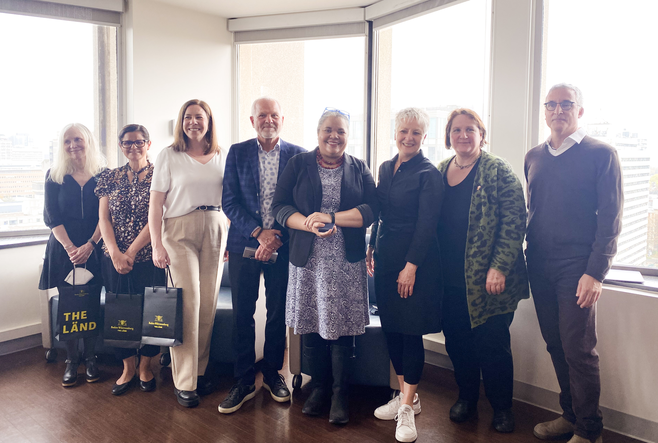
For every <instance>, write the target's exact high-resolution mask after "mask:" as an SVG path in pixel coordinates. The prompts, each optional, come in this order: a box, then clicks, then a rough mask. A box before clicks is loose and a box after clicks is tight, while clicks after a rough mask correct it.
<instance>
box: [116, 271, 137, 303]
mask: <svg viewBox="0 0 658 443" xmlns="http://www.w3.org/2000/svg"><path fill="white" fill-rule="evenodd" d="M131 273H132V271H130V272H129V273H127V274H119V273H118V272H117V274H118V276H117V284H116V293H117V294H120V293H121V281H122V280H125V279H128V295H130V296H131V297H132V296H133V293H134V292H135V287H134V285H133V279H132V275H131Z"/></svg>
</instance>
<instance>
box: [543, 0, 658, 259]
mask: <svg viewBox="0 0 658 443" xmlns="http://www.w3.org/2000/svg"><path fill="white" fill-rule="evenodd" d="M657 13H658V5H657V4H655V3H654V2H642V1H630V2H625V3H624V4H623V7H621V6H620V4H619V2H617V1H611V0H606V1H601V0H579V1H573V0H547V1H546V3H545V10H544V20H545V23H544V28H545V36H546V38H545V41H544V54H543V57H544V63H543V65H544V71H543V82H542V83H543V85H542V94H541V96H542V98H543V97H545V96H546V92H547V91H548V88H550V87H551V86H552V85H554V84H557V83H562V82H566V83H572V84H574V85H576V86H578V87H579V88H580V89H581V90H582V92H583V95H584V104H583V107H584V109H585V113H584V114H583V117H582V118H581V121H580V126H581V127H584V128H585V129H586V130H587V133H588V134H589V135H590V136H592V137H595V138H597V139H600V140H603V141H605V142H606V143H609V144H610V145H612V146H614V147H615V148H616V149H617V153H618V154H619V158H620V160H621V166H622V172H623V181H624V185H623V186H624V197H625V202H624V213H623V219H622V232H621V236H620V237H619V243H618V247H617V255H616V257H615V259H614V264H615V265H630V266H634V267H652V268H656V267H658V155H656V150H657V148H658V136H657V135H656V131H655V129H654V128H655V113H654V112H653V108H654V106H655V104H656V103H657V102H658V84H657V83H656V81H655V75H654V73H655V68H654V60H653V57H651V56H649V54H650V53H651V51H652V49H651V48H653V46H652V44H651V42H655V40H656V37H655V32H654V31H653V26H654V25H653V17H655V15H656V14H657ZM611 26H612V28H611ZM540 115H541V120H542V121H541V122H540V126H539V127H540V128H541V129H542V130H543V133H541V132H540V140H538V142H540V141H543V140H546V139H547V138H548V136H549V134H550V132H549V130H548V127H547V126H546V124H545V122H544V121H543V116H544V113H543V111H542V112H541V113H540Z"/></svg>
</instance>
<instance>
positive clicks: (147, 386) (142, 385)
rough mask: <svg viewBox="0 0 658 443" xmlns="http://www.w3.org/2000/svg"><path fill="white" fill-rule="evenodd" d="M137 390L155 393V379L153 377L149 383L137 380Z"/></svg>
mask: <svg viewBox="0 0 658 443" xmlns="http://www.w3.org/2000/svg"><path fill="white" fill-rule="evenodd" d="M139 389H141V390H142V392H151V391H155V377H153V378H152V379H150V380H149V381H142V380H139Z"/></svg>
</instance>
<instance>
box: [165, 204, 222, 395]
mask: <svg viewBox="0 0 658 443" xmlns="http://www.w3.org/2000/svg"><path fill="white" fill-rule="evenodd" d="M163 225H164V226H163V233H162V243H163V245H164V247H165V249H166V250H167V253H168V254H169V258H170V260H171V266H170V268H171V275H172V277H173V280H174V286H175V287H177V288H183V344H182V345H180V346H176V347H173V348H171V367H172V373H173V379H174V386H176V388H177V389H179V390H181V391H194V390H196V383H197V376H198V375H203V374H204V372H205V370H206V366H207V365H208V358H209V357H210V338H211V337H212V327H213V322H214V321H215V310H216V306H217V294H218V292H219V286H220V283H221V280H222V271H223V270H224V263H223V256H224V249H225V247H226V216H225V215H224V213H223V212H220V211H200V210H196V211H193V212H191V213H189V214H186V215H183V216H180V217H174V218H168V219H165V220H164V224H163Z"/></svg>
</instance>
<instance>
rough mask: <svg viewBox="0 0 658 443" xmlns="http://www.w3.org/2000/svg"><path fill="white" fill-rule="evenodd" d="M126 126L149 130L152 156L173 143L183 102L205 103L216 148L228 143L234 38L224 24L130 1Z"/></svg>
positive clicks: (144, 0) (147, 1)
mask: <svg viewBox="0 0 658 443" xmlns="http://www.w3.org/2000/svg"><path fill="white" fill-rule="evenodd" d="M126 25H127V26H126V28H127V29H126V33H127V34H128V35H127V40H128V41H127V44H128V45H130V40H131V39H132V54H128V57H129V60H128V63H127V65H128V69H129V71H131V72H132V78H130V75H129V76H128V79H127V82H128V85H127V86H128V90H129V91H132V106H131V101H130V97H129V99H128V108H127V110H126V111H127V116H126V117H127V118H126V121H127V123H139V124H142V125H144V126H146V128H147V129H148V130H149V132H150V134H151V139H152V141H153V144H152V147H151V150H152V154H153V155H152V157H155V154H157V152H159V151H160V150H161V149H162V148H164V147H166V146H168V145H169V144H171V142H172V141H173V137H172V136H170V129H169V122H170V121H171V120H175V119H176V118H177V115H178V111H179V110H180V107H181V105H182V104H183V103H185V102H186V101H187V100H189V99H192V98H198V99H201V100H204V101H206V102H207V103H208V104H209V105H210V108H211V109H212V111H213V116H214V120H215V122H216V123H217V134H218V136H219V142H220V146H222V147H223V148H225V149H227V148H228V146H229V144H230V141H231V134H230V131H231V85H232V51H233V46H232V45H233V36H232V34H231V33H230V32H228V31H227V30H226V27H227V24H226V19H224V18H221V17H217V16H212V15H210V14H203V13H200V12H193V11H190V10H186V9H180V8H176V7H173V6H169V5H166V4H163V3H161V2H155V1H151V0H139V1H130V2H129V4H128V12H127V17H126Z"/></svg>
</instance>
